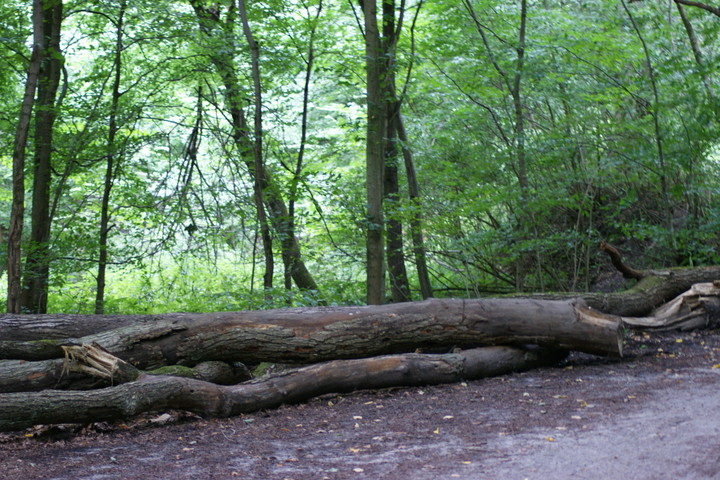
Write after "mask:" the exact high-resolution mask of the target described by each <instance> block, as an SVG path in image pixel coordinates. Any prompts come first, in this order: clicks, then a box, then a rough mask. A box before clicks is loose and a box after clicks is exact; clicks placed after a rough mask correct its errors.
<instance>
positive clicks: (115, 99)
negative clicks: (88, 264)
mask: <svg viewBox="0 0 720 480" xmlns="http://www.w3.org/2000/svg"><path fill="white" fill-rule="evenodd" d="M126 6H127V0H121V2H120V9H119V11H118V18H117V22H116V24H115V35H116V41H115V61H114V67H113V68H114V69H115V75H114V78H113V85H112V99H111V104H110V118H109V125H108V139H107V152H108V153H107V164H106V168H105V186H104V189H103V197H102V204H101V207H100V239H99V247H100V254H99V259H98V273H97V282H96V285H97V287H96V291H95V313H96V314H102V313H104V312H105V273H106V269H107V261H108V247H107V245H108V233H109V232H110V193H111V191H112V187H113V183H114V181H115V171H116V165H115V163H116V162H117V160H118V158H117V152H116V144H115V143H116V142H115V137H116V135H117V132H118V124H117V112H118V104H119V102H120V78H121V67H122V51H123V21H124V19H125V8H126Z"/></svg>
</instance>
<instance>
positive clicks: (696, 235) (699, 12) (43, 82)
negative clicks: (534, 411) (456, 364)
mask: <svg viewBox="0 0 720 480" xmlns="http://www.w3.org/2000/svg"><path fill="white" fill-rule="evenodd" d="M375 7H376V6H375V5H374V2H369V1H368V0H366V1H365V3H363V4H358V3H356V2H353V3H351V2H338V1H327V0H307V1H295V0H293V1H275V0H270V1H265V2H248V3H247V4H245V1H244V0H238V1H235V0H220V1H217V2H206V1H204V0H186V1H181V2H167V1H165V0H154V1H152V2H150V1H146V0H138V1H132V2H128V1H126V0H114V1H94V2H89V1H61V0H35V1H34V2H29V1H16V0H8V1H5V2H2V4H1V5H0V18H2V22H0V225H1V226H2V228H1V230H2V231H1V232H0V233H2V240H3V242H4V243H6V244H7V245H8V248H7V249H5V248H3V249H2V250H3V255H5V254H6V253H9V254H10V255H9V257H5V258H4V260H3V262H2V263H3V273H4V274H6V275H8V279H9V283H8V287H9V288H8V293H7V298H8V299H9V302H8V301H5V305H4V306H3V309H7V310H8V311H10V312H19V311H23V312H41V313H42V312H64V313H92V312H95V313H158V312H168V311H225V310H246V309H261V308H269V307H278V306H303V305H319V304H360V303H365V302H370V303H381V302H383V301H401V300H407V299H419V298H422V297H428V296H436V297H477V296H482V295H497V294H503V293H511V292H515V291H588V290H592V289H597V288H608V287H612V286H613V285H608V284H607V281H606V280H607V278H608V275H609V274H608V273H607V272H608V266H607V263H608V262H607V259H606V258H605V257H604V254H603V253H601V252H600V251H599V250H598V244H599V243H600V242H601V241H606V242H608V243H610V244H613V245H615V246H617V247H619V248H620V250H621V251H623V253H624V254H625V255H627V256H629V257H630V258H632V263H633V265H634V266H635V267H637V268H642V269H648V268H660V267H672V266H680V265H682V266H695V265H710V264H719V263H720V258H719V257H720V236H719V235H718V233H719V232H720V190H719V186H720V182H719V181H718V180H719V179H718V177H719V176H720V169H719V168H718V163H719V161H720V150H719V148H718V145H719V141H720V123H719V122H718V114H719V113H720V103H719V102H718V98H717V95H718V93H717V89H718V88H720V87H719V85H718V65H719V62H720V55H719V54H718V45H719V39H718V31H719V30H720V11H719V10H718V9H717V8H714V7H712V6H710V5H706V4H703V3H699V2H694V1H690V0H676V1H656V0H652V1H651V0H643V1H637V2H632V3H628V2H627V1H626V0H612V1H610V0H588V1H581V0H572V1H557V0H545V1H527V0H519V1H515V2H505V3H503V2H491V1H487V0H479V1H475V0H454V1H433V2H424V1H422V0H419V1H407V2H406V1H393V0H388V1H384V2H380V4H378V5H377V7H376V8H377V15H376V14H375V11H374V8H375ZM375 23H377V24H375ZM33 46H34V47H35V48H33ZM374 52H375V53H374ZM33 78H35V81H36V84H35V85H32V80H33ZM368 118H369V119H370V121H368ZM23 131H24V133H25V134H26V138H23ZM13 220H14V221H13ZM19 227H24V228H20V229H19ZM378 259H379V260H378ZM383 259H384V260H383ZM13 280H14V281H15V283H13ZM615 286H616V287H619V286H620V285H615Z"/></svg>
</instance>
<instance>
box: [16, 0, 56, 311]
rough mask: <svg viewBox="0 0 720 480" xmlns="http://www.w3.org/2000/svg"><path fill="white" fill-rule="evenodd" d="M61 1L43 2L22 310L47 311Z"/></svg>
mask: <svg viewBox="0 0 720 480" xmlns="http://www.w3.org/2000/svg"><path fill="white" fill-rule="evenodd" d="M62 16H63V4H62V0H45V1H44V2H43V41H42V54H41V55H42V58H41V60H40V75H39V82H38V89H37V104H36V107H35V109H36V113H35V158H34V167H33V200H32V216H31V219H32V227H31V232H30V246H29V249H28V253H27V257H26V260H25V272H24V278H23V292H22V295H21V303H22V309H23V310H24V311H27V312H37V313H45V312H46V311H47V295H48V279H49V275H50V222H51V219H50V181H51V172H52V162H51V160H52V149H53V126H54V124H55V117H56V114H57V112H56V108H55V107H56V105H55V98H56V95H57V90H58V87H59V85H60V73H61V71H62V64H63V57H62V52H61V51H60V29H61V26H62Z"/></svg>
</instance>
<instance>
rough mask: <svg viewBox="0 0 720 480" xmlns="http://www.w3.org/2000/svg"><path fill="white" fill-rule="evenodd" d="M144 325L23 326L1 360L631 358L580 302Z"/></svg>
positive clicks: (146, 364) (144, 364)
mask: <svg viewBox="0 0 720 480" xmlns="http://www.w3.org/2000/svg"><path fill="white" fill-rule="evenodd" d="M50 318H52V316H48V318H47V320H50ZM68 318H69V317H68V316H63V317H62V320H63V321H67V319H68ZM135 318H136V320H135V321H134V322H133V323H132V324H131V325H129V326H124V327H120V328H116V329H112V330H104V331H100V332H97V333H94V334H91V335H85V336H83V337H80V338H64V339H46V338H42V337H40V338H38V337H37V336H35V335H31V334H30V333H31V330H30V331H28V330H24V329H23V328H22V327H18V326H17V324H15V327H14V328H13V327H11V326H7V324H3V325H2V326H1V327H0V338H2V339H3V340H1V341H0V358H2V359H15V360H47V359H52V358H62V357H64V353H63V350H62V346H63V345H79V344H85V343H87V344H91V343H97V344H99V345H100V346H102V347H103V348H105V349H107V350H108V351H110V352H111V353H113V354H114V355H116V356H118V357H120V358H122V359H123V360H125V361H128V362H130V363H132V364H133V365H135V366H136V367H138V368H141V369H152V368H158V367H161V366H164V365H172V364H180V365H188V366H192V365H195V364H197V363H200V362H203V361H209V360H219V361H229V362H242V363H257V362H263V361H269V362H279V363H314V362H321V361H326V360H334V359H346V358H360V357H369V356H374V355H382V354H388V353H404V352H411V351H414V350H415V349H417V348H424V347H445V348H449V347H452V346H457V347H460V348H469V347H476V346H479V345H482V346H485V345H507V344H513V345H526V344H537V345H542V346H549V347H551V348H560V349H568V350H579V351H584V352H588V353H596V354H601V355H614V356H621V355H622V345H621V342H620V336H621V322H620V319H619V318H617V317H614V316H611V315H604V314H600V313H598V312H595V311H593V310H591V309H589V308H587V307H586V306H585V304H584V302H582V301H575V300H569V301H537V300H527V299H485V300H439V299H431V300H425V301H422V302H408V303H402V304H394V305H384V306H366V307H317V308H294V309H286V310H266V311H255V312H235V313H213V314H197V315H194V314H172V315H161V316H156V317H150V316H148V317H135ZM82 320H83V318H82V317H80V321H82ZM9 339H15V340H9Z"/></svg>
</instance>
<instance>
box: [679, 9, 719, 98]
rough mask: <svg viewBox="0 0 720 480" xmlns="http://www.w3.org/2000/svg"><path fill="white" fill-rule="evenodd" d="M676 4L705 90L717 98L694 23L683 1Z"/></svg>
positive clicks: (710, 95)
mask: <svg viewBox="0 0 720 480" xmlns="http://www.w3.org/2000/svg"><path fill="white" fill-rule="evenodd" d="M675 6H676V7H677V10H678V13H679V14H680V18H681V19H682V22H683V26H684V27H685V32H686V33H687V36H688V40H689V41H690V48H692V51H693V56H694V57H695V63H697V66H698V68H699V69H700V75H701V76H702V79H703V84H704V85H705V91H706V92H707V94H708V97H710V98H715V90H714V89H713V87H712V82H711V81H710V77H708V74H707V71H706V67H705V61H704V60H703V55H702V51H701V50H700V43H699V42H698V38H697V35H695V29H693V26H692V23H690V18H688V16H687V13H686V12H685V7H683V5H682V3H680V2H677V1H676V2H675Z"/></svg>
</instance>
